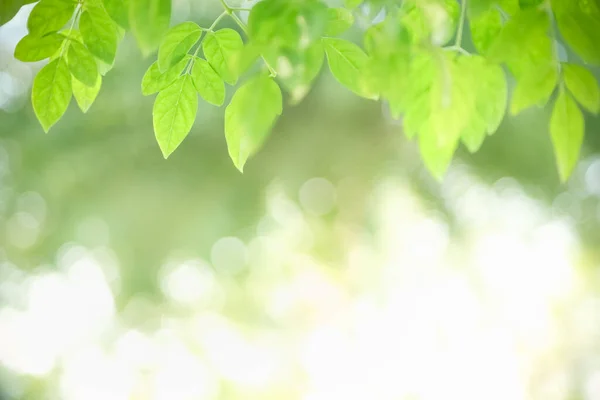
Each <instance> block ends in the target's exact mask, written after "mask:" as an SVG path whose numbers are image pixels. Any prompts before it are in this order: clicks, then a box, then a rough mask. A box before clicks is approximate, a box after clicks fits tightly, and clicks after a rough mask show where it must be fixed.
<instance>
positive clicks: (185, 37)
mask: <svg viewBox="0 0 600 400" xmlns="http://www.w3.org/2000/svg"><path fill="white" fill-rule="evenodd" d="M201 35H202V30H201V29H200V27H199V26H198V24H196V23H194V22H183V23H181V24H179V25H176V26H174V27H173V28H171V30H169V31H168V32H167V34H166V35H165V37H164V38H163V40H162V42H161V44H160V47H159V48H158V68H159V70H160V71H161V72H165V71H166V70H167V69H169V68H170V67H172V66H173V65H175V64H177V63H178V62H179V61H181V60H182V59H183V57H185V55H186V54H187V53H188V52H189V51H190V49H191V48H192V46H194V44H195V43H196V42H197V41H198V39H200V36H201Z"/></svg>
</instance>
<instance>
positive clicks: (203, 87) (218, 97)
mask: <svg viewBox="0 0 600 400" xmlns="http://www.w3.org/2000/svg"><path fill="white" fill-rule="evenodd" d="M192 79H193V81H194V86H195V87H196V90H197V91H198V93H199V94H200V96H202V98H203V99H204V100H206V101H207V102H209V103H210V104H214V105H215V106H221V105H223V102H224V101H225V84H224V83H223V79H221V77H220V76H219V75H218V74H217V73H216V72H215V70H214V69H213V68H212V67H211V66H210V64H209V63H208V62H206V61H205V60H203V59H201V58H198V57H195V58H194V66H193V67H192Z"/></svg>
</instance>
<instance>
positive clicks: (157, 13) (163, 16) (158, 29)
mask: <svg viewBox="0 0 600 400" xmlns="http://www.w3.org/2000/svg"><path fill="white" fill-rule="evenodd" d="M170 21H171V0H130V7H129V22H130V25H131V30H132V31H133V34H134V36H135V38H136V39H137V42H138V45H139V47H140V49H141V50H142V54H144V55H146V56H147V55H149V54H150V53H151V52H152V51H154V50H155V49H156V48H157V47H158V45H159V44H160V41H161V40H162V38H163V37H164V34H165V32H166V31H167V30H168V29H169V23H170Z"/></svg>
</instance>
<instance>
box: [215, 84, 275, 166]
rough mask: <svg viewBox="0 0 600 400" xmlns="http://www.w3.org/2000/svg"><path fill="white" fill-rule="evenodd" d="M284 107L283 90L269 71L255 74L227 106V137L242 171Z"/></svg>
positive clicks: (231, 151)
mask: <svg viewBox="0 0 600 400" xmlns="http://www.w3.org/2000/svg"><path fill="white" fill-rule="evenodd" d="M281 111H282V98H281V90H280V89H279V86H277V84H276V83H275V81H274V80H273V79H271V78H269V77H267V76H265V75H259V76H257V77H255V78H252V79H251V80H249V81H248V82H246V83H245V84H244V85H243V86H241V87H240V88H239V89H238V90H237V92H236V93H235V94H234V95H233V98H232V99H231V102H230V103H229V105H228V106H227V109H226V110H225V139H226V140H227V148H228V150H229V156H230V157H231V160H232V161H233V163H234V165H235V166H236V168H237V169H238V170H240V172H243V170H244V164H245V163H246V160H248V158H249V157H250V156H252V155H253V154H255V153H256V152H257V151H258V150H259V149H260V147H261V146H262V144H263V142H264V141H265V139H266V137H267V136H268V134H269V132H270V130H271V127H272V125H273V124H274V123H275V120H276V119H277V116H278V115H280V114H281Z"/></svg>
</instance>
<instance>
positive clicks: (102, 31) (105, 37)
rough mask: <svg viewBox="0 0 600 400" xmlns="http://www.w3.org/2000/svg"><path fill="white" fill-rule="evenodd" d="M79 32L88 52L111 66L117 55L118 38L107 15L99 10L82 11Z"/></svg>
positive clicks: (113, 25)
mask: <svg viewBox="0 0 600 400" xmlns="http://www.w3.org/2000/svg"><path fill="white" fill-rule="evenodd" d="M79 30H80V31H81V37H82V38H83V43H85V45H86V46H87V48H88V49H89V50H90V52H91V53H92V54H93V55H94V56H96V57H98V58H99V59H100V60H102V61H104V62H105V63H107V64H109V65H112V63H113V62H114V60H115V55H116V54H117V42H118V37H117V30H116V27H115V24H114V22H113V21H112V20H111V19H110V17H109V16H108V14H106V12H105V11H104V10H103V9H99V8H94V9H90V10H86V11H84V12H83V13H81V17H80V18H79Z"/></svg>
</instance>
